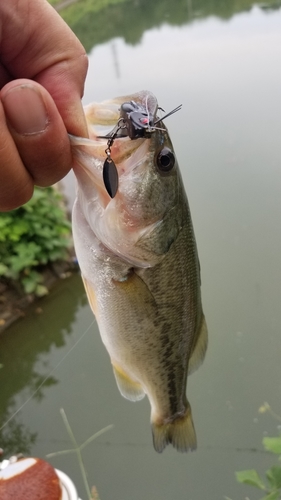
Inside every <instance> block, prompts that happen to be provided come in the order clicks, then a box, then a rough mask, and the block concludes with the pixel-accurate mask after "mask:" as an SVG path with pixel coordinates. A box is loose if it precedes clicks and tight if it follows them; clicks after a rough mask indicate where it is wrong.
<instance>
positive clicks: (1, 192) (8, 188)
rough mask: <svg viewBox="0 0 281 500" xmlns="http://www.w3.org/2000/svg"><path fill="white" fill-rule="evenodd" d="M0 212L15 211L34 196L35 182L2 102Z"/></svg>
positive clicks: (0, 122) (0, 105)
mask: <svg viewBox="0 0 281 500" xmlns="http://www.w3.org/2000/svg"><path fill="white" fill-rule="evenodd" d="M0 158H1V163H0V177H1V182H0V211H1V212H5V211H7V210H13V209H14V208H17V207H19V206H20V205H23V204H24V203H26V202H27V201H28V200H29V199H30V198H31V196H32V194H33V180H32V177H31V176H30V174H29V173H28V171H27V170H26V169H25V167H24V165H23V163H22V160H21V158H20V156H19V153H18V150H17V148H16V145H15V143H14V141H13V138H12V136H11V134H10V131H9V129H8V127H7V124H6V120H5V113H4V109H3V106H2V104H1V102H0Z"/></svg>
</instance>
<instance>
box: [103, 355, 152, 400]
mask: <svg viewBox="0 0 281 500" xmlns="http://www.w3.org/2000/svg"><path fill="white" fill-rule="evenodd" d="M111 362H112V361H111ZM112 367H113V373H114V375H115V379H116V383H117V386H118V389H119V391H120V392H121V394H122V396H124V398H126V399H129V400H130V401H140V400H141V399H143V398H144V396H145V392H144V390H143V388H142V386H141V384H139V383H138V382H135V381H133V380H132V379H131V378H130V377H129V376H128V375H127V373H125V372H124V370H122V368H119V366H117V365H116V364H114V363H113V362H112Z"/></svg>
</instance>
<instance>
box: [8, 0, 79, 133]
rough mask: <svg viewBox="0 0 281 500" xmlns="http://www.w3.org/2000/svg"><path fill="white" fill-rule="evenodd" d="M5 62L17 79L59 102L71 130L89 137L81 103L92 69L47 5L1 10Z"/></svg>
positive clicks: (15, 4) (14, 4) (13, 0)
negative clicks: (36, 86) (34, 83)
mask: <svg viewBox="0 0 281 500" xmlns="http://www.w3.org/2000/svg"><path fill="white" fill-rule="evenodd" d="M0 14H1V15H0V33H1V61H2V64H3V66H4V67H5V69H6V70H7V74H10V75H13V78H23V77H24V78H28V79H32V80H35V81H37V82H38V83H40V84H41V85H42V86H43V87H45V88H46V89H47V90H48V92H49V93H50V94H51V96H52V98H53V99H54V101H55V103H56V106H57V108H58V110H59V112H60V114H61V116H62V118H63V121H64V123H65V126H66V128H67V131H68V132H70V133H72V134H74V135H83V136H85V135H87V126H86V122H85V118H84V113H83V108H82V104H81V98H82V96H83V91H84V81H85V77H86V73H87V68H88V60H87V55H86V52H85V49H84V47H83V46H82V44H81V43H80V42H79V40H78V38H77V37H76V36H75V35H74V33H73V32H72V31H71V29H70V28H69V27H68V26H67V24H66V23H65V22H64V21H63V20H62V19H61V17H60V16H59V14H58V13H57V12H56V11H55V10H54V9H53V8H52V7H51V6H50V5H49V4H48V2H47V1H46V0H37V1H36V2H35V1H34V0H25V1H23V0H21V1H18V0H9V2H1V5H0Z"/></svg>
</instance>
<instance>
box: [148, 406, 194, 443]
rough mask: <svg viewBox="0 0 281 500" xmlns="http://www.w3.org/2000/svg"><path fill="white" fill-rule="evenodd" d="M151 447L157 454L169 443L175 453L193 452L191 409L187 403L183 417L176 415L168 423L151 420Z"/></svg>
mask: <svg viewBox="0 0 281 500" xmlns="http://www.w3.org/2000/svg"><path fill="white" fill-rule="evenodd" d="M151 427H152V436H153V445H154V448H155V450H156V451H157V452H158V453H162V451H163V450H164V448H165V447H166V446H167V445H168V444H169V443H171V444H172V445H173V446H174V448H176V450H177V451H180V452H182V453H184V452H187V451H192V450H195V449H196V447H197V440H196V434H195V429H194V425H193V420H192V414H191V408H190V405H189V403H188V402H187V405H186V410H185V412H184V414H183V415H178V416H177V417H175V418H174V419H173V420H171V421H170V422H165V421H162V422H161V421H159V419H157V421H156V420H154V421H153V419H152V423H151Z"/></svg>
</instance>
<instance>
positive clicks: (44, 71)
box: [0, 0, 88, 211]
mask: <svg viewBox="0 0 281 500" xmlns="http://www.w3.org/2000/svg"><path fill="white" fill-rule="evenodd" d="M0 43H1V52H0V89H1V90H0V211H6V210H12V209H13V208H16V207H18V206H20V205H22V204H23V203H25V202H26V201H28V200H29V199H30V198H31V196H32V193H33V188H34V185H37V186H42V187H44V186H49V185H51V184H54V183H55V182H57V181H58V180H60V179H62V178H63V177H64V176H65V175H66V174H67V172H68V171H69V170H70V168H71V166H72V158H71V148H70V143H69V139H68V135H67V133H68V132H69V133H71V134H74V135H78V136H84V137H85V136H87V126H86V122H85V117H84V113H83V108H82V104H81V97H82V95H83V88H84V81H85V77H86V73H87V67H88V62H87V56H86V53H85V50H84V48H83V46H82V45H81V44H80V42H79V40H78V39H77V38H76V36H75V35H74V34H73V33H72V31H71V30H70V28H69V27H68V26H67V25H66V24H65V23H64V21H63V20H62V19H61V18H60V16H59V15H58V14H57V13H56V11H55V10H54V9H53V8H52V7H51V6H50V5H49V4H48V3H47V1H46V0H36V1H35V0H8V1H6V2H4V1H3V2H2V1H1V2H0Z"/></svg>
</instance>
